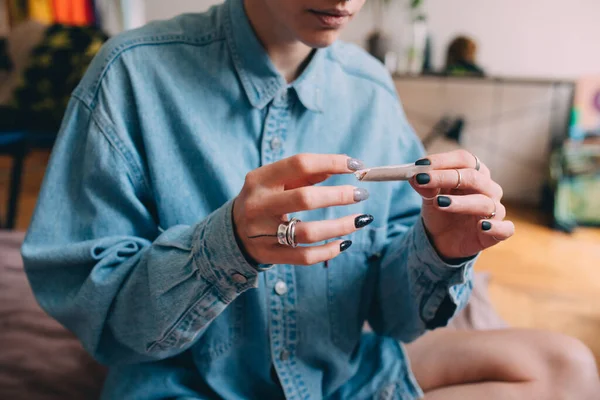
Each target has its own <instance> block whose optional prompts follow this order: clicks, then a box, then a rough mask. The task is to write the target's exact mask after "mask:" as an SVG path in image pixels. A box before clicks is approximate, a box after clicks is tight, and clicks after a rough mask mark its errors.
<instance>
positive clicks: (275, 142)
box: [271, 137, 282, 150]
mask: <svg viewBox="0 0 600 400" xmlns="http://www.w3.org/2000/svg"><path fill="white" fill-rule="evenodd" d="M281 145H282V142H281V139H279V138H278V137H274V138H273V139H271V150H279V149H280V148H281Z"/></svg>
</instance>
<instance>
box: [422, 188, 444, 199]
mask: <svg viewBox="0 0 600 400" xmlns="http://www.w3.org/2000/svg"><path fill="white" fill-rule="evenodd" d="M441 192H442V189H439V188H438V190H437V193H436V194H435V196H433V197H425V196H421V197H422V198H423V200H425V201H433V200H435V198H436V197H438V196H439V195H440V193H441Z"/></svg>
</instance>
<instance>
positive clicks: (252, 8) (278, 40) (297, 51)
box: [244, 0, 312, 83]
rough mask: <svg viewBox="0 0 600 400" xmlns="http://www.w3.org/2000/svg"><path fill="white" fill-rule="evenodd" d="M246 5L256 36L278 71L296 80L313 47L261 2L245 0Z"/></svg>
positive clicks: (288, 80) (287, 78) (291, 79)
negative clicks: (298, 37) (297, 37)
mask: <svg viewBox="0 0 600 400" xmlns="http://www.w3.org/2000/svg"><path fill="white" fill-rule="evenodd" d="M244 7H245V9H246V14H247V15H248V19H249V20H250V24H251V25H252V28H253V29H254V32H255V33H256V36H257V37H258V39H259V40H260V42H261V43H262V45H263V47H264V48H265V50H266V51H267V54H268V55H269V58H270V59H271V62H272V63H273V65H275V68H277V71H279V73H280V74H281V75H282V76H283V77H284V78H285V80H286V81H287V82H288V83H290V82H292V81H293V80H295V79H296V78H297V77H298V76H299V75H300V74H301V73H302V70H303V69H304V67H305V66H306V64H307V62H308V60H309V59H310V56H311V53H312V49H311V48H310V47H308V46H307V45H305V44H304V43H302V42H300V41H299V40H297V39H295V38H294V37H293V35H292V33H291V32H290V31H289V30H288V29H287V28H286V27H285V26H283V25H282V24H281V23H280V22H279V21H277V19H276V18H275V17H274V16H273V15H272V14H271V13H270V11H269V9H268V8H267V7H265V6H263V5H261V4H260V2H258V1H250V0H244Z"/></svg>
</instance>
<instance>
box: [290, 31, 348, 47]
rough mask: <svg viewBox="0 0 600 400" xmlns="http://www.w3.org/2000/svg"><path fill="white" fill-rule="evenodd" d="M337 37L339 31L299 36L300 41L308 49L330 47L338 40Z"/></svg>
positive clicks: (303, 33) (313, 32) (304, 33)
mask: <svg viewBox="0 0 600 400" xmlns="http://www.w3.org/2000/svg"><path fill="white" fill-rule="evenodd" d="M339 36H340V31H339V30H320V31H310V32H302V34H301V35H300V41H301V42H302V43H304V44H305V45H307V46H309V47H312V48H315V49H319V48H323V47H327V46H330V45H331V44H333V42H335V41H336V40H337V39H338V37H339Z"/></svg>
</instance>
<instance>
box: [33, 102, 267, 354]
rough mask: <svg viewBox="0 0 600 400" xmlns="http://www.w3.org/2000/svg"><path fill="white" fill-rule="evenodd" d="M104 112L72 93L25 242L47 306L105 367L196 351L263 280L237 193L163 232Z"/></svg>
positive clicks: (35, 284)
mask: <svg viewBox="0 0 600 400" xmlns="http://www.w3.org/2000/svg"><path fill="white" fill-rule="evenodd" d="M111 129H113V128H112V127H111V126H110V124H108V123H107V121H106V119H103V120H102V121H100V120H99V119H98V118H97V117H96V116H95V112H94V111H92V110H90V109H89V108H87V106H86V105H85V104H83V103H82V102H81V101H79V100H77V99H76V98H74V99H73V100H71V103H70V105H69V108H68V111H67V114H66V116H65V119H64V122H63V126H62V128H61V132H60V134H59V137H58V140H57V143H56V145H55V148H54V151H53V154H52V157H51V160H50V163H49V166H48V170H47V174H46V177H45V180H44V184H43V188H42V191H41V193H40V197H39V199H38V205H37V208H36V211H35V214H34V217H33V220H32V223H31V226H30V228H29V231H28V234H27V237H26V239H25V242H24V244H23V247H22V255H23V260H24V263H25V269H26V272H27V274H28V277H29V280H30V283H31V286H32V288H33V291H34V293H35V295H36V297H37V300H38V302H39V303H40V305H41V306H42V308H43V309H44V310H46V311H47V312H48V313H49V314H50V315H51V316H53V317H54V318H56V319H57V320H58V321H59V322H61V323H62V324H63V325H64V326H66V327H67V328H68V329H70V330H71V331H73V332H74V333H75V334H76V335H77V336H78V337H79V339H80V340H81V341H82V343H83V345H84V347H85V348H86V349H87V350H88V351H89V352H90V353H91V354H92V355H94V356H95V357H96V359H98V360H99V361H100V362H103V363H105V364H116V363H136V362H143V361H150V360H156V359H162V358H167V357H171V356H173V355H175V354H177V353H180V352H182V351H184V350H185V349H187V348H189V347H190V346H191V345H192V344H193V343H194V342H195V341H196V340H197V339H198V338H199V337H200V336H201V335H202V333H203V332H204V331H205V329H206V328H207V327H208V326H209V325H210V323H211V321H213V320H214V319H215V318H216V317H217V316H218V315H219V314H220V313H221V312H222V311H223V310H224V309H225V308H226V307H227V306H228V305H229V304H230V303H231V302H232V301H233V300H234V299H235V298H236V297H237V296H238V295H239V294H241V293H243V292H244V291H246V290H248V289H250V288H253V287H257V285H258V283H257V275H258V272H257V271H256V269H255V268H253V267H252V266H251V265H250V264H249V263H248V262H247V261H246V259H245V258H244V257H243V255H242V253H241V252H240V249H239V247H238V246H237V243H236V240H235V236H234V231H233V227H232V201H230V202H228V203H226V204H224V205H223V206H222V207H220V208H219V209H217V210H216V211H214V212H213V213H212V214H210V215H208V216H207V217H206V218H205V219H203V220H202V221H200V222H198V223H197V224H195V225H192V226H183V225H181V226H174V227H171V228H170V229H167V230H164V231H163V230H161V229H160V228H159V225H158V223H157V221H156V218H155V216H154V214H155V213H153V211H152V209H153V207H152V206H151V204H152V202H151V199H150V197H149V193H148V190H147V189H145V188H144V185H143V184H142V183H141V182H140V181H139V179H138V178H137V175H136V174H135V173H134V172H132V166H131V161H130V159H129V158H128V157H127V156H126V151H131V149H125V148H124V147H123V143H120V142H119V141H118V139H116V138H117V136H116V135H111V134H109V132H110V130H111Z"/></svg>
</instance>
